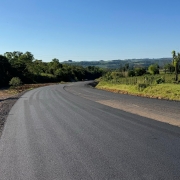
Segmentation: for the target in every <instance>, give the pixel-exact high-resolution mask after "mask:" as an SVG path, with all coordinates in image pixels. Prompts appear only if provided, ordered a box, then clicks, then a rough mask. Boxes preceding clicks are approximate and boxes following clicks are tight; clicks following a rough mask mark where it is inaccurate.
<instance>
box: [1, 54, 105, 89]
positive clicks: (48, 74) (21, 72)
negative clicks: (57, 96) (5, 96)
mask: <svg viewBox="0 0 180 180" xmlns="http://www.w3.org/2000/svg"><path fill="white" fill-rule="evenodd" d="M102 74H103V70H102V69H101V68H99V67H95V66H88V67H82V66H79V65H71V64H62V63H60V62H59V60H58V59H56V58H54V59H52V61H51V62H43V61H42V60H38V59H35V57H34V55H33V54H32V53H31V52H28V51H27V52H25V53H23V52H20V51H14V52H6V53H4V55H0V87H3V86H8V85H9V82H10V80H11V79H12V78H13V77H18V78H19V79H20V80H21V81H22V83H23V84H28V83H49V82H51V83H52V82H61V81H65V82H73V81H80V80H84V79H88V80H92V79H95V78H98V77H100V76H102Z"/></svg>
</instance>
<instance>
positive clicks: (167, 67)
mask: <svg viewBox="0 0 180 180" xmlns="http://www.w3.org/2000/svg"><path fill="white" fill-rule="evenodd" d="M164 71H165V73H166V72H167V71H168V72H170V73H172V72H174V71H175V68H174V66H173V65H172V64H170V63H168V64H165V65H164Z"/></svg>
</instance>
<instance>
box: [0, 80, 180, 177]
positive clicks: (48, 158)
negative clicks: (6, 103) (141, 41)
mask: <svg viewBox="0 0 180 180" xmlns="http://www.w3.org/2000/svg"><path fill="white" fill-rule="evenodd" d="M109 100H114V101H118V102H119V103H120V104H121V105H122V104H124V105H126V107H129V108H132V106H135V107H144V108H145V109H146V110H147V109H149V110H150V111H151V112H154V114H155V113H156V114H157V113H159V114H160V115H161V116H162V114H164V115H165V116H166V115H167V116H166V117H168V115H171V116H173V118H174V119H176V120H177V122H178V117H180V116H179V109H180V103H179V102H170V101H163V100H156V99H147V98H140V97H135V96H128V95H120V94H113V93H110V92H105V91H101V90H97V89H93V88H90V87H88V86H87V85H86V82H79V83H72V84H67V85H53V86H47V87H42V88H38V89H34V90H31V91H29V92H27V93H26V94H24V95H23V96H22V97H21V98H20V99H19V100H18V101H17V102H16V104H15V105H14V106H13V108H12V109H11V111H10V113H9V115H8V118H7V122H6V125H5V128H4V131H3V135H2V137H1V140H0V179H1V180H63V179H64V180H71V179H72V180H76V179H77V180H79V179H83V180H85V179H97V180H101V179H102V180H105V179H113V180H114V179H125V180H128V179H133V180H134V179H152V180H155V179H163V180H166V179H167V180H173V179H177V180H179V179H180V128H179V127H176V126H172V125H168V124H165V123H162V122H158V121H154V120H152V119H149V118H145V117H142V116H139V115H135V114H131V113H128V112H125V111H122V110H120V109H116V108H112V107H110V106H112V103H111V105H108V104H107V102H109ZM102 102H106V105H104V104H105V103H104V104H103V103H102ZM128 105H129V106H128ZM130 105H132V106H130ZM179 119H180V118H179Z"/></svg>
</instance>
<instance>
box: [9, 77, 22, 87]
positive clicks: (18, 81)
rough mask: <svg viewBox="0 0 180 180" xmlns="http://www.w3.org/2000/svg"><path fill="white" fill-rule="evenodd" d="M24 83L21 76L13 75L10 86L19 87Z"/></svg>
mask: <svg viewBox="0 0 180 180" xmlns="http://www.w3.org/2000/svg"><path fill="white" fill-rule="evenodd" d="M21 84H22V81H21V79H20V78H19V77H13V78H12V79H11V81H10V82H9V85H10V86H13V87H17V86H20V85H21Z"/></svg>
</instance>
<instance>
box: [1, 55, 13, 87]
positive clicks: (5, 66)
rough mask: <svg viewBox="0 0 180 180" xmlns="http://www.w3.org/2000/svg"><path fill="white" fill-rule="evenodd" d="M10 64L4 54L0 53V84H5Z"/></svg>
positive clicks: (6, 83) (7, 79)
mask: <svg viewBox="0 0 180 180" xmlns="http://www.w3.org/2000/svg"><path fill="white" fill-rule="evenodd" d="M10 71H11V65H10V63H9V62H8V59H7V58H6V57H5V56H2V55H0V86H1V87H2V86H7V85H8V82H9V80H10Z"/></svg>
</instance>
